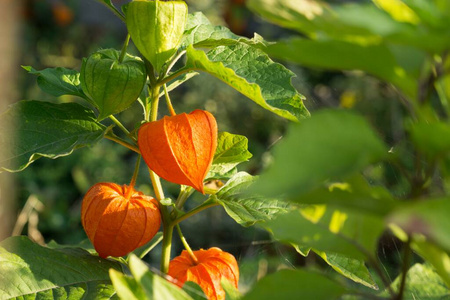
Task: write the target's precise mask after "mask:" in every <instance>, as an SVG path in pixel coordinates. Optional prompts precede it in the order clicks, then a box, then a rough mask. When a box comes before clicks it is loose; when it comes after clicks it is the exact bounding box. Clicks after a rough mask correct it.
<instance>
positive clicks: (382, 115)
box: [4, 0, 408, 290]
mask: <svg viewBox="0 0 450 300" xmlns="http://www.w3.org/2000/svg"><path fill="white" fill-rule="evenodd" d="M126 2H127V1H119V0H116V1H113V3H114V4H116V5H117V6H120V5H122V4H124V3H126ZM245 2H246V1H245V0H197V1H194V0H191V1H187V3H188V5H189V10H190V12H191V13H192V12H195V11H198V10H201V11H203V12H204V13H205V14H206V15H207V17H208V18H209V19H210V20H211V22H212V23H214V24H218V25H219V24H222V25H226V26H228V27H229V28H230V29H231V30H232V31H233V32H234V33H236V34H239V35H243V36H247V37H253V33H254V32H258V33H259V34H260V35H262V36H263V37H264V38H265V39H266V40H269V41H271V40H279V39H280V38H282V37H288V36H290V35H291V34H292V32H291V31H289V30H287V29H283V28H280V27H277V26H274V25H271V24H269V23H266V22H264V21H263V20H262V19H261V18H259V17H257V16H255V15H253V14H252V13H251V12H250V11H249V10H248V9H247V8H246V4H245ZM330 2H348V1H330ZM353 2H358V1H353ZM359 2H367V1H359ZM21 14H22V18H23V19H22V24H21V25H22V26H21V40H20V45H21V47H20V49H21V53H20V55H21V56H20V59H19V61H20V64H21V65H31V66H33V67H34V68H35V69H37V70H41V69H44V68H50V67H58V66H59V67H66V68H73V69H77V70H79V68H80V66H81V59H82V58H83V57H86V56H88V55H89V54H90V53H91V52H93V51H95V50H98V49H101V48H115V49H120V48H121V45H122V43H123V40H124V38H125V36H126V28H125V25H124V24H122V23H121V22H120V20H118V19H117V18H116V17H115V16H114V15H113V14H112V13H111V12H110V11H109V10H108V9H107V8H105V7H103V6H102V5H101V4H100V3H98V2H96V1H95V0H64V1H63V0H25V1H23V3H22V11H21ZM129 52H131V53H134V54H136V53H137V51H135V50H134V49H133V48H132V47H131V48H130V49H129ZM285 64H286V63H285ZM286 65H287V67H288V68H290V69H291V70H292V71H293V72H294V73H295V74H296V75H297V77H295V78H294V80H293V84H294V86H295V87H296V88H297V89H298V90H299V91H300V93H302V94H304V95H305V96H306V98H307V101H306V103H305V104H306V106H307V107H308V109H309V110H310V111H312V112H313V113H314V110H316V109H318V108H321V107H342V108H352V109H354V110H357V111H359V112H361V113H363V114H364V116H366V118H367V119H368V120H369V121H370V122H371V123H372V125H373V126H374V127H375V128H376V129H377V131H378V133H379V134H380V136H382V137H383V138H384V140H385V141H386V143H387V144H388V145H393V144H396V142H398V141H400V140H401V139H402V138H403V136H404V129H403V126H404V124H403V121H402V120H403V116H404V115H405V114H406V112H405V111H404V107H403V106H402V105H401V103H400V101H398V94H397V93H396V92H395V91H394V89H392V88H391V86H390V85H388V84H386V83H383V82H381V81H380V80H378V79H376V78H374V77H371V76H368V75H364V74H363V73H361V72H357V71H348V72H341V71H336V72H330V71H323V70H318V69H309V68H302V67H299V66H298V65H288V64H286ZM17 68H18V69H19V68H20V66H17ZM18 74H19V75H18V87H17V89H18V91H19V96H18V98H19V99H38V100H47V101H55V102H57V101H62V102H71V101H77V99H75V97H70V96H64V97H61V98H58V99H57V98H54V97H52V96H49V95H48V94H45V93H43V92H42V91H41V90H40V89H39V87H38V86H37V84H36V78H35V76H32V75H29V74H27V72H26V71H24V70H19V71H18ZM171 97H172V101H173V103H174V107H175V110H176V111H177V112H189V111H191V110H193V109H196V108H201V109H206V110H208V111H210V112H211V113H213V114H214V115H215V116H216V118H217V121H218V124H219V130H220V131H228V132H231V133H234V134H241V135H245V136H246V137H248V139H249V150H250V152H251V153H252V154H253V158H252V159H251V160H250V161H249V162H248V163H246V164H244V165H243V167H241V170H245V171H247V172H249V173H251V174H258V173H259V171H260V170H262V169H263V168H264V167H265V166H266V165H267V163H268V162H270V159H271V157H270V153H269V151H270V149H271V147H272V146H273V145H274V144H275V143H277V142H278V141H279V140H280V139H281V138H282V136H283V134H284V133H285V130H286V127H287V124H288V121H286V120H283V119H282V118H280V117H278V116H276V115H275V114H272V113H270V112H268V111H266V110H264V109H262V108H261V107H259V106H257V105H256V104H254V103H253V102H251V101H247V100H245V99H244V96H242V95H240V94H239V93H238V92H236V91H234V90H233V89H232V88H230V87H228V86H226V85H225V84H223V83H222V82H220V81H219V80H217V79H214V78H213V77H210V76H207V75H205V74H202V75H200V76H196V77H195V78H193V79H192V80H190V81H188V82H187V83H186V84H185V85H183V87H182V88H179V89H177V90H176V91H174V92H172V93H171ZM163 113H164V114H165V107H164V105H163V106H162V112H161V114H160V116H161V115H162V114H163ZM136 114H141V109H140V107H139V104H138V103H136V104H134V106H133V107H132V108H131V109H129V110H127V111H125V112H123V113H121V114H120V115H119V116H118V117H119V119H121V120H122V121H123V123H124V124H125V125H126V126H127V127H128V128H134V127H135V126H136V125H137V124H135V123H134V122H136V120H137V119H136V118H135V115H136ZM135 159H136V155H135V154H134V153H132V152H130V151H128V150H127V149H125V148H123V147H121V146H119V145H117V144H114V143H112V142H110V141H107V140H102V141H101V142H100V143H98V144H97V145H96V146H95V147H93V148H84V149H82V150H80V151H76V152H75V153H73V154H72V155H70V156H67V157H63V158H60V159H57V160H51V159H40V160H37V161H36V162H34V163H33V164H31V165H30V167H29V168H28V169H27V170H25V171H24V172H20V173H16V174H14V175H13V176H14V179H15V184H16V185H15V186H16V200H15V203H14V214H16V215H18V214H19V212H20V211H21V210H22V208H23V206H24V205H25V203H26V202H27V199H29V197H30V195H34V196H35V197H37V199H38V200H39V201H40V202H41V203H42V206H41V207H40V208H39V211H38V218H39V220H38V222H34V223H33V224H34V227H35V228H32V227H30V226H29V227H28V228H23V231H22V233H23V234H27V233H28V234H30V231H34V232H35V231H36V230H37V231H38V232H40V233H41V234H42V236H39V235H35V236H34V238H35V239H37V240H38V242H49V241H50V240H55V241H56V242H58V243H60V244H77V243H79V242H81V241H82V240H84V239H86V235H85V233H84V231H83V229H82V226H81V223H80V207H81V201H82V198H83V195H84V193H85V192H86V191H87V190H88V188H89V187H90V186H91V185H93V184H95V183H97V182H106V181H111V182H116V183H119V184H123V183H127V182H129V180H130V178H131V175H132V172H133V167H134V163H135ZM370 178H371V180H373V182H374V183H377V182H379V183H383V184H386V186H387V187H389V188H390V189H391V191H393V192H394V193H395V194H396V195H398V196H402V195H403V194H404V193H406V191H407V188H408V187H407V186H406V184H407V183H405V182H404V181H402V180H401V179H400V178H401V176H399V174H397V173H396V171H395V170H394V169H393V168H390V167H389V166H388V165H386V166H384V167H383V168H382V169H373V170H371V174H370ZM137 187H138V189H139V190H141V191H143V192H144V193H148V194H151V193H152V191H151V185H150V182H149V180H148V174H147V171H146V169H145V168H141V173H140V175H139V178H138V181H137ZM164 187H165V189H166V191H167V196H171V197H176V195H177V193H178V190H177V187H176V186H175V185H171V184H169V183H167V182H164ZM201 199H202V198H201V196H200V195H197V196H196V197H194V198H192V199H191V200H190V202H189V203H188V206H192V207H193V206H194V205H195V204H197V203H200V201H201ZM13 221H15V220H13ZM4 226H6V228H10V229H11V231H12V230H13V226H14V222H12V223H11V222H10V223H9V224H5V225H4ZM181 226H182V228H183V230H184V232H185V235H186V237H187V238H188V239H189V242H190V244H191V246H192V247H193V248H208V247H210V246H217V247H220V248H222V249H223V250H224V251H228V252H231V253H233V254H234V255H236V257H237V259H238V261H239V264H240V267H241V273H242V280H241V283H242V285H243V287H244V290H245V287H246V286H249V285H251V284H252V283H253V282H254V281H256V280H257V278H260V277H262V276H264V275H265V274H266V273H267V272H271V271H274V270H276V269H279V268H282V267H283V266H289V267H291V266H298V265H309V266H317V267H321V268H323V269H324V270H325V271H326V272H330V273H333V272H334V271H332V270H331V268H330V267H327V266H325V264H324V263H323V262H322V261H321V260H320V259H318V258H317V257H315V256H314V255H313V254H311V255H310V256H309V257H307V258H303V257H301V256H300V255H298V254H297V253H296V252H295V251H294V250H293V249H289V248H288V247H286V246H283V245H279V244H276V243H273V242H272V241H271V240H270V237H269V235H268V234H267V233H266V232H264V231H262V230H260V229H258V228H257V227H251V228H242V227H241V226H239V225H237V224H236V223H235V222H234V221H233V220H232V219H230V218H229V217H228V216H227V215H226V214H225V213H224V211H223V209H222V208H220V207H215V208H212V209H209V210H207V211H205V212H203V213H202V214H199V215H196V216H195V217H193V218H191V219H190V220H189V221H187V222H185V223H182V224H181ZM30 235H31V234H30ZM32 237H33V236H32ZM383 239H384V241H383V242H382V246H381V248H380V251H379V255H380V257H381V259H382V261H383V262H384V264H385V267H386V268H387V269H388V270H392V272H394V270H397V268H398V266H399V258H400V252H399V251H400V250H399V249H398V248H397V247H398V245H397V242H396V240H395V239H394V238H393V237H392V236H385V237H384V238H383ZM174 240H175V241H176V242H177V244H176V245H175V247H174V248H173V252H172V255H174V254H178V253H179V252H180V251H181V245H180V243H178V240H177V239H176V238H175V239H174ZM158 256H159V249H156V250H155V251H153V252H152V254H151V255H150V257H149V258H148V261H149V262H150V263H152V262H153V263H157V262H158Z"/></svg>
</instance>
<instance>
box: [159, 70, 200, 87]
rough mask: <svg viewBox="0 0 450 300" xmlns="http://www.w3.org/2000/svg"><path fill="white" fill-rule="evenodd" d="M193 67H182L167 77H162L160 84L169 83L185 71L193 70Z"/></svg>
mask: <svg viewBox="0 0 450 300" xmlns="http://www.w3.org/2000/svg"><path fill="white" fill-rule="evenodd" d="M193 70H194V69H193V68H181V69H179V70H177V71H175V72H173V73H172V74H170V75H168V76H167V77H164V79H161V80H160V81H159V82H158V84H159V85H160V86H161V85H163V84H166V83H168V82H169V81H171V80H173V79H175V78H177V77H178V76H180V75H183V74H184V73H188V72H190V71H193Z"/></svg>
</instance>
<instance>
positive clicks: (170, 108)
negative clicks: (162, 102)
mask: <svg viewBox="0 0 450 300" xmlns="http://www.w3.org/2000/svg"><path fill="white" fill-rule="evenodd" d="M163 87H164V95H165V96H166V103H167V108H168V109H169V112H170V115H171V116H175V115H176V114H177V113H176V112H175V110H174V109H173V106H172V101H170V97H169V92H168V91H167V86H166V85H165V84H164V85H163Z"/></svg>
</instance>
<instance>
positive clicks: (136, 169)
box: [130, 155, 141, 187]
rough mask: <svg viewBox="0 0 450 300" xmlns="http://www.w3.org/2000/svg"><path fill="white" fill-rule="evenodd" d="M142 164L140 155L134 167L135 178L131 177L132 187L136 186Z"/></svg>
mask: <svg viewBox="0 0 450 300" xmlns="http://www.w3.org/2000/svg"><path fill="white" fill-rule="evenodd" d="M140 164H141V155H138V157H137V159H136V165H135V166H134V172H133V177H131V181H130V187H134V185H135V184H136V179H137V176H138V174H139V166H140Z"/></svg>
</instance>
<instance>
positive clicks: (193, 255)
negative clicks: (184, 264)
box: [175, 224, 198, 264]
mask: <svg viewBox="0 0 450 300" xmlns="http://www.w3.org/2000/svg"><path fill="white" fill-rule="evenodd" d="M175 226H176V227H177V232H178V235H179V236H180V240H181V243H183V246H184V248H185V249H186V251H187V252H188V253H189V256H190V257H191V258H192V260H193V261H194V264H198V259H197V257H196V256H195V254H194V252H193V251H192V249H191V247H190V246H189V244H188V242H187V240H186V238H185V237H184V235H183V233H182V232H181V228H180V225H178V224H177V225H175Z"/></svg>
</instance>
